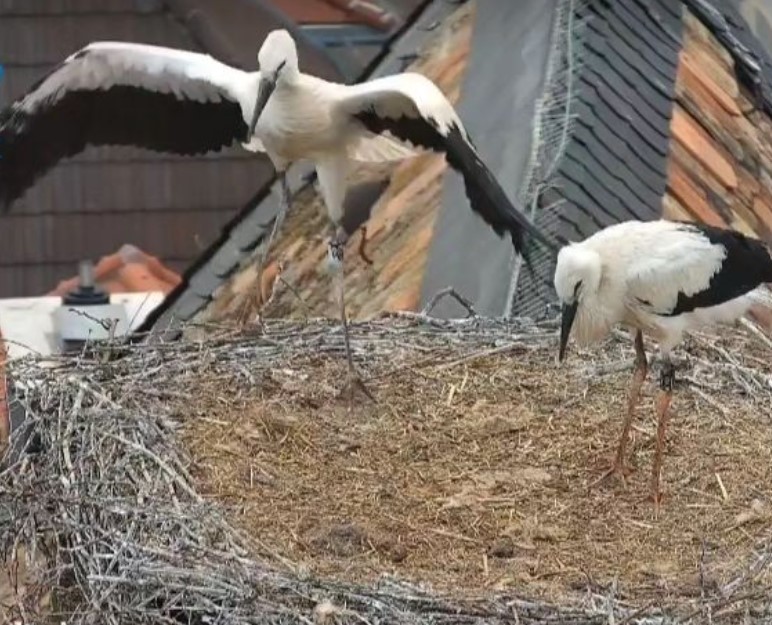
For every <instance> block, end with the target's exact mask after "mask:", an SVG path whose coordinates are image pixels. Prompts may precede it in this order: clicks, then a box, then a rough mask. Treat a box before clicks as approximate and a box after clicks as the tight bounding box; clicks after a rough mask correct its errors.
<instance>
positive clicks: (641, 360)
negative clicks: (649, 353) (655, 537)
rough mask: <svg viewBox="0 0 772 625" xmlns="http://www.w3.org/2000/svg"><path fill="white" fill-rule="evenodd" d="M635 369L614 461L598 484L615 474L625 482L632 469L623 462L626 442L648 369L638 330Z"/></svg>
mask: <svg viewBox="0 0 772 625" xmlns="http://www.w3.org/2000/svg"><path fill="white" fill-rule="evenodd" d="M634 345H635V370H634V371H633V381H632V383H631V384H630V394H629V396H628V398H627V414H626V415H625V421H624V424H623V425H622V436H621V437H620V438H619V445H618V446H617V452H616V455H615V456H614V462H613V463H612V465H611V468H610V469H609V470H608V471H606V472H605V473H604V474H603V475H602V476H601V477H600V479H598V480H597V481H596V482H595V483H594V484H593V486H594V485H595V484H598V483H600V482H602V481H604V480H606V479H608V478H609V477H611V476H612V475H617V476H619V478H620V479H621V480H622V482H623V483H624V482H625V478H626V477H627V476H628V475H630V473H631V472H632V469H631V468H630V467H629V466H628V465H627V464H626V463H625V455H626V452H627V442H628V440H629V439H630V427H631V426H632V423H633V416H634V414H635V408H636V406H637V405H638V400H639V399H640V395H641V386H643V381H644V380H645V379H646V374H647V373H648V370H649V363H648V361H647V360H646V350H645V349H644V347H643V334H642V333H641V331H640V330H637V331H636V333H635V340H634Z"/></svg>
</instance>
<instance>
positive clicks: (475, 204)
mask: <svg viewBox="0 0 772 625" xmlns="http://www.w3.org/2000/svg"><path fill="white" fill-rule="evenodd" d="M445 143H446V155H447V159H448V163H449V164H450V166H451V167H452V168H453V169H455V170H457V171H458V172H459V173H461V174H462V175H463V177H464V185H465V187H466V194H467V196H468V197H469V203H470V204H471V206H472V210H473V211H474V212H475V213H477V214H478V215H480V217H482V218H483V219H484V220H485V223H487V224H488V225H489V226H490V227H491V228H493V231H494V232H495V233H496V234H498V235H499V236H504V234H506V233H509V235H510V237H511V239H512V245H514V247H515V251H517V253H518V254H520V255H521V256H522V257H523V260H524V262H525V265H526V267H527V268H528V271H529V272H530V273H531V274H532V275H533V273H534V268H533V264H532V258H531V254H530V251H529V250H530V249H531V246H530V245H529V243H530V242H536V243H538V244H539V245H541V246H543V247H545V248H547V249H548V250H549V251H550V253H551V254H553V255H557V252H558V245H557V244H556V243H554V242H553V241H550V240H549V239H548V238H547V237H546V236H545V235H544V234H543V233H542V232H541V231H540V230H539V229H538V228H537V227H536V226H534V225H533V224H532V223H531V222H530V221H529V220H528V217H526V215H525V214H524V213H523V212H521V211H519V210H517V208H515V206H514V205H513V204H512V202H511V201H510V199H509V198H508V197H507V195H506V193H504V189H502V188H501V185H500V184H499V183H498V181H497V180H496V178H495V177H494V175H493V173H492V172H491V171H490V169H488V167H487V166H486V165H485V163H483V161H482V159H480V157H479V155H478V154H477V152H476V150H475V149H474V146H473V145H472V144H471V143H470V142H469V141H468V140H467V139H466V138H465V137H464V136H463V134H462V132H461V130H460V129H459V128H458V127H452V128H451V129H450V131H449V132H448V135H447V137H446V138H445Z"/></svg>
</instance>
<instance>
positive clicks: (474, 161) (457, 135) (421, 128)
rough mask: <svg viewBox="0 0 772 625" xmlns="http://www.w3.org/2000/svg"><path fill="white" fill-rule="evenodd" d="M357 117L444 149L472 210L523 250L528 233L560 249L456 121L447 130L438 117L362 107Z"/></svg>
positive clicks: (372, 126)
mask: <svg viewBox="0 0 772 625" xmlns="http://www.w3.org/2000/svg"><path fill="white" fill-rule="evenodd" d="M354 117H355V118H356V119H357V120H359V122H360V123H362V124H363V125H364V126H365V127H366V128H367V129H368V130H369V131H370V132H374V133H376V134H380V133H383V132H386V131H388V132H390V133H391V134H392V135H394V136H395V137H397V138H398V139H400V140H402V141H406V142H408V143H412V144H413V145H416V146H420V147H423V148H426V149H428V150H433V151H435V152H444V153H445V158H446V159H447V161H448V164H449V165H450V166H451V167H452V168H453V169H455V170H456V171H458V172H459V173H460V174H461V175H462V176H463V177H464V186H465V188H466V195H467V197H468V198H469V203H470V204H471V207H472V210H473V211H474V212H475V213H477V214H478V215H480V217H482V219H483V220H485V223H487V224H488V225H489V226H490V227H491V228H492V229H493V231H494V232H495V233H496V234H497V235H499V236H504V234H505V233H509V235H510V237H511V239H512V244H513V245H514V247H515V250H516V251H517V252H518V253H519V254H523V253H524V249H525V240H524V239H525V234H526V233H528V234H529V235H530V236H532V237H534V238H535V239H537V240H538V241H540V242H541V243H542V244H543V245H545V246H546V247H547V248H548V249H550V250H551V251H552V252H553V253H554V252H556V251H557V246H556V245H555V244H554V243H553V242H551V241H550V240H549V239H547V238H546V237H545V236H544V235H543V234H542V233H541V232H540V231H539V230H538V229H537V228H536V227H535V226H534V225H533V224H531V222H530V221H528V219H527V217H526V216H525V215H524V214H523V213H521V212H520V211H518V210H517V209H516V208H515V207H514V206H513V205H512V202H511V201H510V200H509V198H508V197H507V195H506V193H504V190H503V189H502V188H501V185H499V183H498V182H497V181H496V178H495V177H494V176H493V174H492V173H491V171H490V169H488V167H487V166H486V165H485V163H483V162H482V160H481V159H480V157H479V156H478V154H477V152H476V151H475V149H474V146H473V145H472V144H471V143H470V142H469V140H468V139H467V138H466V137H465V136H464V133H462V131H461V129H460V128H459V127H458V126H457V125H455V124H453V125H452V126H451V127H450V128H449V129H448V132H447V134H443V133H441V132H440V131H439V127H438V125H437V123H436V122H435V121H434V120H431V119H425V118H423V117H408V116H401V117H399V118H391V117H382V116H379V115H378V114H377V113H376V112H375V111H374V110H373V109H372V108H369V109H366V110H363V111H359V112H357V113H356V114H355V115H354Z"/></svg>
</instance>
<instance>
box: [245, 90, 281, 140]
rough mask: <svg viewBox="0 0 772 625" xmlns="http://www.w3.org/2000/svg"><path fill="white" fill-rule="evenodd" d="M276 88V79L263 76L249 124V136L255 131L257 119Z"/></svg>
mask: <svg viewBox="0 0 772 625" xmlns="http://www.w3.org/2000/svg"><path fill="white" fill-rule="evenodd" d="M274 89H276V81H274V80H271V79H270V78H261V79H260V84H259V85H258V87H257V100H256V101H255V110H254V112H253V113H252V122H251V123H250V124H249V137H250V138H251V137H252V135H253V134H254V133H255V126H257V120H258V119H260V115H261V113H262V112H263V109H264V108H265V105H266V104H268V99H269V98H270V97H271V94H272V93H273V90H274Z"/></svg>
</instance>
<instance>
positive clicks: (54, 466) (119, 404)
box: [0, 314, 772, 624]
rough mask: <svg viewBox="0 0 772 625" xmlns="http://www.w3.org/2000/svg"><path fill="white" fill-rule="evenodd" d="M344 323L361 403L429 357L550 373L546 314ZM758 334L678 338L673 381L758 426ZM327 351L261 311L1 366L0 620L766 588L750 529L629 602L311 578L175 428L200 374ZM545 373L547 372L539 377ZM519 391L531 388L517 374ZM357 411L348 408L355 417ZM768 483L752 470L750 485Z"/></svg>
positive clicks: (426, 617)
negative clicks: (7, 583)
mask: <svg viewBox="0 0 772 625" xmlns="http://www.w3.org/2000/svg"><path fill="white" fill-rule="evenodd" d="M352 332H353V347H354V350H355V353H356V360H357V363H358V366H359V367H360V368H361V369H362V370H363V373H364V378H365V379H366V380H367V381H368V384H369V385H370V386H371V387H372V388H375V395H376V399H378V396H379V390H381V389H383V388H384V385H385V384H387V382H386V381H387V380H388V379H389V378H392V377H395V376H397V377H399V376H400V375H402V374H405V373H406V372H410V373H411V375H412V374H413V372H416V371H423V372H424V377H426V378H427V379H428V378H430V377H431V376H430V375H428V373H427V371H428V369H429V368H431V369H432V372H433V376H434V378H437V376H438V371H450V370H452V369H454V368H456V367H459V366H461V367H465V366H467V365H471V363H474V362H478V361H485V360H486V359H498V360H497V362H503V360H502V359H509V360H510V362H512V363H517V362H521V363H522V362H525V363H529V362H530V363H531V364H529V365H528V366H531V367H536V366H539V367H542V368H544V370H545V371H547V369H546V367H550V368H551V369H552V370H554V353H555V347H556V339H555V336H556V332H555V326H554V324H550V323H544V324H533V323H530V322H528V321H527V320H517V321H512V322H503V321H495V320H484V319H480V318H472V319H469V320H464V321H460V320H456V321H439V320H436V319H432V318H428V317H425V316H423V315H407V314H404V315H391V316H389V317H386V318H384V319H380V320H377V321H372V322H363V323H357V324H354V326H353V327H352ZM769 350H770V343H769V341H768V339H765V338H764V337H762V336H761V335H759V334H758V333H753V332H751V331H750V330H748V329H746V330H744V331H743V330H739V329H738V330H734V331H732V332H730V333H727V335H725V336H723V337H722V338H721V339H714V338H711V337H708V336H701V335H700V336H696V337H693V338H692V339H690V340H689V341H688V342H687V345H686V346H685V349H684V351H683V357H682V360H683V362H682V363H681V365H682V367H683V370H684V371H685V375H684V378H683V379H684V385H685V386H686V387H688V389H687V390H684V391H683V392H684V393H688V394H689V396H690V397H692V399H694V401H695V402H699V403H700V405H701V406H702V409H704V414H705V415H708V414H710V415H713V416H712V417H710V418H713V419H719V420H720V419H724V420H726V419H731V416H732V415H731V413H733V412H735V408H736V405H737V404H736V402H744V404H743V405H744V406H745V408H746V409H747V410H748V411H749V412H753V413H754V414H756V415H757V416H758V419H759V420H760V421H761V422H763V423H764V425H765V426H766V427H768V426H769V422H770V420H772V408H770V407H771V406H772V370H771V369H770V366H769V353H770V352H769ZM590 355H592V361H591V362H590V363H589V364H588V362H587V360H589V356H590ZM631 355H632V351H631V349H630V341H629V339H628V338H627V337H626V336H624V335H621V336H615V337H613V338H612V339H610V340H609V341H608V342H607V343H606V345H605V346H604V347H603V348H602V349H599V350H594V351H592V352H587V353H583V352H582V353H579V354H578V355H577V354H573V355H572V359H573V360H574V365H573V367H574V371H575V372H576V375H579V376H585V378H593V379H596V380H597V378H598V377H602V376H608V375H611V376H613V375H617V374H619V372H624V373H623V374H619V375H623V376H629V373H628V372H629V369H630V366H631V364H632V358H631ZM585 357H587V358H585ZM529 359H531V360H529ZM342 362H343V337H342V334H341V330H340V326H339V324H337V323H336V322H334V321H332V322H329V321H325V320H310V321H303V322H295V321H278V320H271V322H270V323H269V325H268V326H267V327H266V328H265V332H264V333H263V334H261V335H259V336H253V337H245V336H243V335H240V336H236V335H232V334H228V333H225V332H223V333H220V334H219V335H218V334H217V333H215V334H213V335H210V336H208V337H207V338H206V339H204V340H201V341H192V340H185V341H179V342H175V343H169V344H142V345H134V346H125V345H120V346H112V347H108V348H107V349H104V348H100V350H98V351H93V352H91V353H89V354H80V355H77V356H62V357H54V358H47V359H45V360H43V359H34V358H27V359H23V360H19V361H16V362H14V363H12V366H11V367H10V376H11V379H12V381H13V384H14V388H15V396H16V401H18V402H20V404H21V405H23V407H24V409H25V412H26V420H25V427H24V428H23V429H22V430H20V431H17V432H16V435H15V436H16V438H15V441H16V444H15V445H13V446H12V447H11V448H10V449H9V450H8V451H7V452H6V454H5V458H4V462H5V464H4V465H3V466H4V468H3V470H2V473H0V493H1V495H0V549H1V550H2V553H3V555H4V556H5V558H6V562H7V569H8V574H9V576H10V578H11V581H12V585H14V584H15V583H16V582H17V581H18V580H16V579H15V578H16V573H17V572H18V569H19V564H20V562H19V559H24V560H25V561H26V564H27V566H28V571H27V573H26V580H25V583H24V585H23V588H22V586H21V585H18V586H16V587H15V590H16V597H15V599H16V605H15V606H14V608H13V612H12V613H11V615H12V616H11V618H14V617H15V618H23V619H26V620H25V621H24V622H32V621H34V620H35V618H36V617H35V612H36V610H39V609H40V606H41V598H42V597H44V596H52V600H51V601H50V602H49V603H50V605H47V607H46V610H47V612H48V614H49V615H50V614H51V613H52V612H54V613H58V614H59V616H57V620H64V619H66V620H67V622H68V623H73V624H80V623H84V624H85V623H188V622H190V623H206V622H212V623H234V624H242V623H244V624H246V623H296V622H303V623H309V622H321V623H326V622H339V623H454V624H456V623H505V622H506V623H515V622H520V623H545V622H547V623H561V624H562V623H566V624H567V623H574V624H584V623H587V624H589V623H612V622H613V623H619V622H628V623H666V622H673V620H672V619H675V618H678V619H681V620H680V622H699V621H702V620H704V618H705V615H706V614H709V615H710V617H711V618H712V619H713V621H714V622H721V621H722V619H723V620H724V622H732V621H733V619H737V618H738V613H739V614H744V615H750V616H759V615H760V614H761V613H767V612H766V611H767V609H768V608H767V604H768V600H767V599H766V597H767V595H768V594H769V590H768V588H766V587H763V586H761V585H760V584H759V580H760V579H763V578H764V575H765V573H766V572H767V565H768V562H769V559H770V556H769V552H768V550H767V543H766V542H765V541H756V544H755V545H754V546H755V549H754V550H752V551H749V553H748V554H747V558H746V560H745V561H744V562H742V563H740V564H738V565H737V567H736V568H735V570H734V572H733V574H732V575H729V576H725V577H724V578H723V580H722V583H721V584H713V585H710V584H703V585H701V586H700V587H699V592H698V593H696V594H695V595H694V596H692V597H690V598H689V597H686V598H685V597H679V598H678V599H677V600H675V599H674V600H673V601H671V602H668V601H664V602H654V601H650V602H647V603H645V604H643V605H640V604H639V603H636V602H635V601H632V600H629V599H628V598H625V597H624V596H620V593H618V592H617V590H616V587H615V585H613V584H611V585H609V586H606V587H603V588H600V587H598V586H593V585H591V584H588V585H587V587H586V588H585V589H584V591H583V592H582V593H580V594H579V595H577V596H575V597H573V598H571V599H570V600H566V601H562V602H557V601H542V600H535V599H533V594H531V593H529V592H528V589H527V588H526V587H523V588H522V590H521V589H519V588H515V589H514V590H513V589H512V588H508V589H505V590H503V591H502V590H497V591H491V592H488V593H480V592H478V593H475V594H476V596H469V595H470V593H469V592H466V591H467V590H468V589H459V590H458V591H457V592H447V591H445V592H439V591H432V590H431V589H430V588H429V587H421V588H419V587H418V586H415V585H409V584H407V583H405V582H402V581H398V580H397V579H396V578H394V577H392V576H382V577H381V578H380V579H378V580H375V581H372V580H371V581H369V582H368V583H365V582H357V581H355V580H346V579H342V578H340V577H335V578H333V577H327V576H319V575H315V574H313V573H309V572H308V570H307V569H303V568H302V567H296V566H293V563H292V562H291V561H289V560H287V559H285V558H282V557H281V554H279V556H278V557H269V556H267V555H266V556H265V557H263V556H262V555H258V554H266V553H269V552H270V551H271V550H270V549H267V548H266V546H265V544H263V543H262V542H261V538H262V537H261V536H260V535H259V534H258V533H257V532H255V533H250V535H249V537H247V536H246V535H245V532H243V531H241V530H239V529H237V528H236V525H237V523H234V522H233V520H232V519H231V517H230V511H229V510H228V508H226V507H225V506H223V505H222V504H220V503H218V502H217V501H216V500H210V499H208V498H207V499H205V498H203V497H202V495H201V494H200V493H201V490H200V484H199V483H198V482H197V481H196V480H195V479H194V478H193V477H191V473H195V470H194V469H191V465H192V460H191V458H190V457H189V455H188V453H187V452H186V451H185V446H184V445H183V444H182V442H181V438H183V437H181V432H180V429H181V427H186V428H189V427H190V423H185V415H184V414H182V413H181V412H180V406H184V405H185V404H186V402H190V401H191V400H190V398H191V397H193V396H194V395H195V392H196V391H195V389H196V388H197V387H199V386H201V385H202V381H206V384H209V383H210V382H211V380H213V379H220V380H227V381H228V385H225V386H221V387H220V388H221V392H222V394H223V396H222V397H221V400H222V401H223V402H227V401H228V397H226V395H227V394H231V395H234V396H236V395H239V394H240V393H243V392H247V391H248V389H255V388H257V389H259V388H261V387H263V386H270V387H271V388H276V386H277V382H276V381H277V380H288V379H293V380H295V382H293V383H294V384H295V392H296V393H301V394H302V392H303V388H302V386H303V385H304V384H306V383H303V384H301V385H300V386H301V388H300V389H299V390H298V388H297V380H298V379H302V380H308V379H309V378H308V374H309V372H310V373H311V375H313V371H324V370H327V369H330V368H331V367H332V365H331V364H330V363H336V364H335V367H332V368H333V369H334V371H335V372H336V375H337V376H340V373H341V372H342V371H345V369H344V368H343V366H342V365H341V364H340V363H342ZM548 363H549V364H548ZM300 374H303V375H300ZM299 375H300V377H298V376H299ZM320 375H321V374H320ZM303 376H306V377H303ZM543 377H544V385H545V388H546V387H548V386H549V385H550V380H549V374H545V375H544V376H543ZM337 382H339V378H333V379H332V380H330V379H328V380H327V382H326V384H327V387H328V388H329V387H331V386H335V385H336V383H337ZM311 383H312V381H308V382H307V384H309V385H310V384H311ZM559 383H560V384H565V383H566V382H565V380H564V379H561V380H560V381H559ZM205 386H206V385H205ZM338 386H339V384H338ZM206 388H207V389H211V388H214V387H211V386H206ZM520 392H523V389H520ZM526 392H528V393H536V394H538V393H539V392H540V390H539V388H538V387H535V386H533V385H530V386H529V387H528V388H527V389H526ZM679 392H681V391H680V390H679ZM732 397H734V398H736V401H735V400H730V398H732ZM214 400H216V398H214ZM366 401H367V400H365V399H364V398H362V397H358V398H356V399H355V402H366ZM415 401H421V400H420V399H416V400H415ZM427 401H429V400H427ZM733 402H735V403H733ZM356 410H357V406H356V405H354V406H353V408H352V414H354V415H355V413H356ZM188 418H189V419H191V420H192V419H194V417H192V416H189V415H188ZM355 418H356V417H355V416H352V419H355ZM705 418H708V417H705ZM674 427H676V426H674ZM614 432H615V433H616V430H614ZM22 443H23V445H24V447H25V449H24V450H23V451H20V449H19V445H20V444H22ZM556 454H557V455H558V456H559V453H558V452H557V451H556ZM738 461H744V462H750V460H749V459H738ZM559 462H562V463H571V462H576V459H575V458H574V459H571V458H564V459H560V460H559ZM386 477H387V476H384V479H386ZM711 479H712V477H711ZM724 481H726V478H724ZM764 486H765V485H764V484H756V488H757V489H760V490H762V491H763V490H764ZM721 489H722V490H724V485H723V482H722V483H721ZM724 494H726V493H724ZM762 504H763V502H762ZM762 504H759V505H762ZM258 505H259V503H258ZM666 505H667V504H666ZM757 512H758V511H757ZM600 513H601V512H600V511H599V514H600ZM758 514H759V515H760V516H763V513H762V512H759V513H758ZM749 519H750V517H748V518H746V519H745V520H744V521H743V520H742V519H741V520H739V521H738V523H739V525H744V524H745V523H747V522H748V520H749ZM304 571H305V572H304ZM52 591H53V595H51V593H52ZM529 597H530V598H529Z"/></svg>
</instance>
